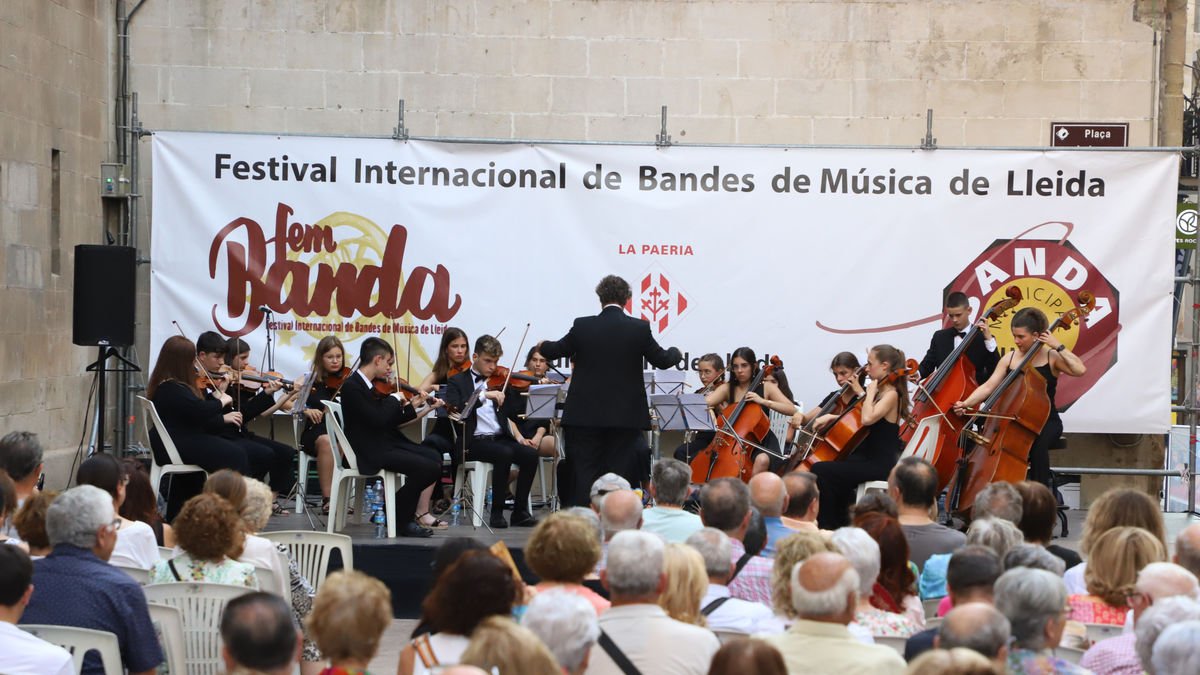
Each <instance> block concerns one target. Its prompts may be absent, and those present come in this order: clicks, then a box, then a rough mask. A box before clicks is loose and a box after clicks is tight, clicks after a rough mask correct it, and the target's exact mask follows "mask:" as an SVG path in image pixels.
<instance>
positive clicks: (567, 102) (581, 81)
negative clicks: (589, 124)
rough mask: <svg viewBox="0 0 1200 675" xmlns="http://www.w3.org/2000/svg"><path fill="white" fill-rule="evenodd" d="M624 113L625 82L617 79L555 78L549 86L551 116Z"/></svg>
mask: <svg viewBox="0 0 1200 675" xmlns="http://www.w3.org/2000/svg"><path fill="white" fill-rule="evenodd" d="M624 111H625V82H624V81H622V80H619V79H617V78H615V77H610V78H586V77H556V78H553V79H552V80H551V82H550V112H553V113H584V114H587V115H604V114H605V113H609V114H621V113H623V112H624Z"/></svg>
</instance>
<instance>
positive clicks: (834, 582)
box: [763, 553, 904, 675]
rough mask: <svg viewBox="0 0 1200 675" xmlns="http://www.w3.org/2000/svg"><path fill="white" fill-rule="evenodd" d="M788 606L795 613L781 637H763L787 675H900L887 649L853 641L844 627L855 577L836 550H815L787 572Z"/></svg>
mask: <svg viewBox="0 0 1200 675" xmlns="http://www.w3.org/2000/svg"><path fill="white" fill-rule="evenodd" d="M791 586H792V604H793V606H794V607H795V611H796V614H797V616H798V617H799V618H798V619H797V620H796V622H795V623H793V624H792V626H791V628H789V629H788V630H787V632H786V633H783V634H782V635H771V636H766V637H765V638H763V639H765V640H766V641H767V642H769V643H771V644H772V645H774V646H775V648H776V649H778V650H779V652H780V653H781V654H782V655H783V660H784V663H786V664H787V672H788V673H789V674H790V675H801V674H803V673H811V672H824V673H838V674H839V675H859V674H862V675H868V674H870V675H875V674H880V673H882V674H886V673H897V674H898V673H903V672H904V660H903V659H901V658H900V655H899V654H897V653H896V652H895V650H893V649H892V648H890V647H884V646H881V645H866V644H863V643H862V642H859V641H858V640H857V639H856V638H855V637H854V636H853V635H851V634H850V631H849V630H847V629H846V625H847V624H849V623H850V622H851V621H852V620H853V619H854V611H855V607H856V606H857V605H858V589H859V586H860V584H859V579H858V573H857V572H855V571H854V567H853V566H852V565H851V564H850V561H849V560H846V558H845V557H843V556H842V555H840V554H837V553H817V554H814V555H813V556H812V557H810V558H809V559H808V560H805V561H804V562H802V563H800V564H798V565H796V566H795V567H794V568H793V569H792V572H791Z"/></svg>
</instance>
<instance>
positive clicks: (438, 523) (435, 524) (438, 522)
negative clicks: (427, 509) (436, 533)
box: [417, 513, 450, 530]
mask: <svg viewBox="0 0 1200 675" xmlns="http://www.w3.org/2000/svg"><path fill="white" fill-rule="evenodd" d="M426 518H433V521H432V522H427V521H426V520H425V519H426ZM417 524H418V525H420V526H421V527H428V528H429V529H431V530H444V529H446V528H448V527H450V523H447V522H446V521H444V520H442V519H441V518H438V517H436V516H434V515H433V514H432V513H422V514H421V515H419V516H417Z"/></svg>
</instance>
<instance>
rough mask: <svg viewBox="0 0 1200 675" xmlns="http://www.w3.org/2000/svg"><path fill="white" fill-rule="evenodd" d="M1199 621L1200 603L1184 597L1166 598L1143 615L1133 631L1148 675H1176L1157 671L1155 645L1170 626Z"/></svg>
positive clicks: (1141, 660)
mask: <svg viewBox="0 0 1200 675" xmlns="http://www.w3.org/2000/svg"><path fill="white" fill-rule="evenodd" d="M1197 620H1200V602H1197V601H1196V600H1193V599H1191V598H1184V597H1174V598H1165V599H1163V600H1160V601H1158V602H1156V603H1154V605H1153V606H1151V607H1150V608H1149V609H1147V610H1146V611H1145V612H1144V613H1142V615H1141V617H1140V618H1139V620H1138V622H1137V625H1135V626H1134V629H1133V630H1134V649H1135V650H1136V651H1137V655H1138V661H1140V662H1141V665H1142V668H1143V669H1144V670H1145V671H1146V673H1147V675H1175V673H1173V672H1165V673H1160V672H1158V671H1157V670H1155V668H1154V661H1153V654H1154V643H1155V642H1157V641H1158V637H1159V635H1161V634H1162V632H1163V631H1164V630H1166V629H1167V627H1168V626H1172V625H1174V624H1177V623H1183V622H1185V621H1197Z"/></svg>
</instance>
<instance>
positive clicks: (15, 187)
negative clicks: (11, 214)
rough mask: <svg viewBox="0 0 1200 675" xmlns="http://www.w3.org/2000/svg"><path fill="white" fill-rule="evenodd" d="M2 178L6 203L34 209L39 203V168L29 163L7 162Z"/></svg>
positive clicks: (0, 186)
mask: <svg viewBox="0 0 1200 675" xmlns="http://www.w3.org/2000/svg"><path fill="white" fill-rule="evenodd" d="M3 168H4V171H3V172H2V174H0V178H3V179H4V182H3V185H0V189H2V190H3V192H2V193H0V194H3V196H4V201H6V202H8V204H9V205H11V206H13V207H18V208H33V207H35V206H37V203H38V167H37V165H36V164H33V163H28V162H6V163H5V164H4V167H3Z"/></svg>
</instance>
